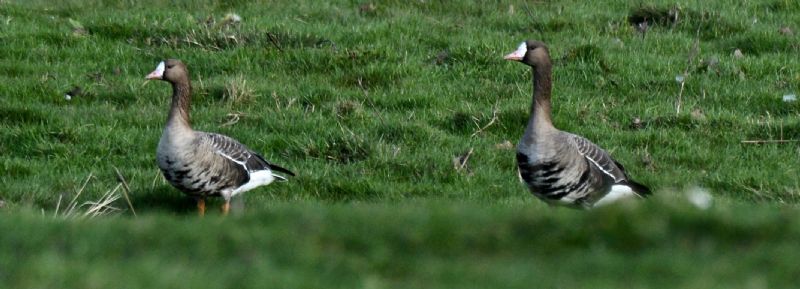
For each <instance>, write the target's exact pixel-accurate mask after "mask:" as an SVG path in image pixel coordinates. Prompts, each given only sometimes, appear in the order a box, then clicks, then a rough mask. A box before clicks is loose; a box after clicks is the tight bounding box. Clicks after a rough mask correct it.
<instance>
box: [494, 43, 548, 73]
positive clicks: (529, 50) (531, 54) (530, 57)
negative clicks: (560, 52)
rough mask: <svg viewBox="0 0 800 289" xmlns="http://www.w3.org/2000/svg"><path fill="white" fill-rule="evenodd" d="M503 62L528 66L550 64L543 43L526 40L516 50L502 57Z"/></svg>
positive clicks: (545, 46)
mask: <svg viewBox="0 0 800 289" xmlns="http://www.w3.org/2000/svg"><path fill="white" fill-rule="evenodd" d="M503 59H505V60H511V61H519V62H522V63H524V64H526V65H529V66H533V67H536V66H539V65H544V64H548V63H550V54H549V52H548V51H547V45H545V44H544V42H541V41H536V40H527V41H524V42H522V43H521V44H520V45H519V47H517V50H514V52H511V53H509V54H507V55H506V56H504V57H503Z"/></svg>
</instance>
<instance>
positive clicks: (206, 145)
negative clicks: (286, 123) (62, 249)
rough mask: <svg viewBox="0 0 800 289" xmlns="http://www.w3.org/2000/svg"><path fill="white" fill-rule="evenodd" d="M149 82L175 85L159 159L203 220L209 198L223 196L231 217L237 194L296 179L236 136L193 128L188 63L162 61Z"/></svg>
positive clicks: (159, 147) (224, 206)
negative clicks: (289, 177) (190, 120)
mask: <svg viewBox="0 0 800 289" xmlns="http://www.w3.org/2000/svg"><path fill="white" fill-rule="evenodd" d="M145 79H147V80H163V81H166V82H169V83H170V84H171V85H172V106H171V107H170V109H169V116H168V117H167V123H166V126H165V127H164V131H163V133H162V134H161V140H160V141H159V142H158V149H157V150H156V161H157V163H158V167H159V168H160V169H161V172H162V174H163V175H164V178H166V179H167V181H168V182H169V183H170V184H171V185H172V186H174V187H175V188H177V189H178V190H180V191H182V192H183V193H185V194H187V195H189V196H191V197H193V198H195V200H196V201H197V209H198V212H199V214H200V215H201V216H202V215H204V214H205V211H206V205H205V201H206V198H207V197H211V196H222V197H223V198H224V199H225V203H224V204H223V205H222V213H223V214H225V215H227V214H228V211H229V210H230V201H231V198H233V197H234V196H236V195H238V194H241V193H243V192H246V191H249V190H252V189H254V188H256V187H259V186H264V185H268V184H270V183H272V182H273V181H275V180H278V181H285V180H286V177H284V176H281V175H279V174H276V172H280V173H283V174H286V175H289V176H294V173H292V172H291V171H289V170H287V169H285V168H282V167H280V166H277V165H275V164H272V163H270V162H268V161H266V160H265V159H264V157H262V156H261V155H259V154H258V153H256V152H254V151H252V150H250V149H249V148H247V147H246V146H245V145H243V144H241V143H240V142H238V141H236V140H235V139H233V138H230V137H227V136H224V135H221V134H216V133H208V132H201V131H195V130H193V129H192V127H191V125H190V122H189V105H190V102H191V99H192V85H191V82H190V81H189V72H188V70H187V69H186V65H184V64H183V62H181V61H180V60H176V59H168V60H164V61H162V62H161V63H159V64H158V66H157V67H156V69H155V70H154V71H153V72H151V73H150V74H148V75H147V76H146V77H145Z"/></svg>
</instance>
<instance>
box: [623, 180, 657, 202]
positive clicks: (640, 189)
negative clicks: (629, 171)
mask: <svg viewBox="0 0 800 289" xmlns="http://www.w3.org/2000/svg"><path fill="white" fill-rule="evenodd" d="M623 183H624V184H625V185H627V186H629V187H631V189H632V190H633V191H634V192H636V194H638V195H639V196H641V197H643V198H645V197H647V196H649V195H651V194H652V192H650V188H648V187H647V186H645V185H642V184H640V183H637V182H634V181H632V180H625V181H624V182H623Z"/></svg>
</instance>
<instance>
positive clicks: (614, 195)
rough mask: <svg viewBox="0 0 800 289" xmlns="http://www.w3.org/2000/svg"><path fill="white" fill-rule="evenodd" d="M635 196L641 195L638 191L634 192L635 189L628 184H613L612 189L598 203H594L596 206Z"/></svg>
mask: <svg viewBox="0 0 800 289" xmlns="http://www.w3.org/2000/svg"><path fill="white" fill-rule="evenodd" d="M635 197H639V195H638V194H636V192H634V191H633V189H631V187H629V186H626V185H613V186H611V191H610V192H608V194H606V195H605V196H604V197H603V198H601V199H600V200H598V201H597V202H596V203H594V206H595V207H599V206H605V205H608V204H611V203H614V202H616V201H619V200H622V199H627V198H635Z"/></svg>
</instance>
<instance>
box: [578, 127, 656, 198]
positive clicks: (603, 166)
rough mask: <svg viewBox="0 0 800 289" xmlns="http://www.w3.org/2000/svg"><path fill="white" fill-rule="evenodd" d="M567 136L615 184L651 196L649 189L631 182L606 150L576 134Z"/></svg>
mask: <svg viewBox="0 0 800 289" xmlns="http://www.w3.org/2000/svg"><path fill="white" fill-rule="evenodd" d="M567 135H568V137H569V138H570V139H571V140H572V142H573V143H574V144H575V147H576V148H577V149H578V153H580V154H581V155H582V156H583V157H584V158H586V160H587V161H588V162H589V164H590V165H592V166H594V167H595V168H597V169H599V170H600V171H601V172H603V173H604V174H606V175H607V176H609V177H610V178H611V179H612V180H613V181H614V184H620V185H627V186H629V187H631V189H633V191H635V192H636V193H638V194H639V195H648V194H650V189H649V188H647V187H646V186H644V185H642V184H639V183H637V182H634V181H633V180H630V179H629V178H628V174H627V173H626V172H625V167H623V166H622V164H620V163H619V162H617V161H616V160H614V158H612V157H611V155H609V154H608V152H606V151H605V150H604V149H602V148H601V147H599V146H597V145H596V144H594V143H592V142H591V141H589V140H588V139H586V138H583V137H581V136H578V135H574V134H567Z"/></svg>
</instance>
